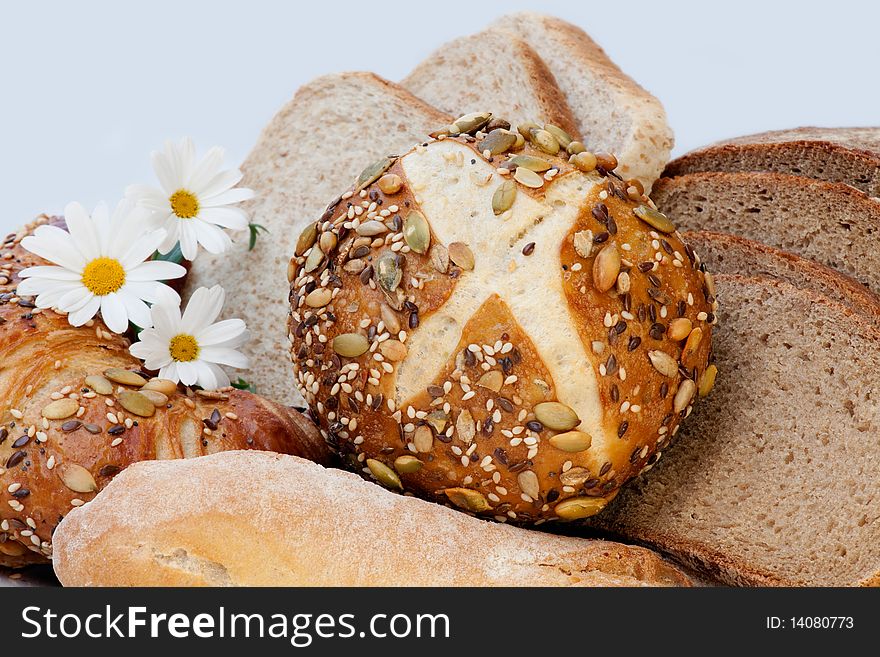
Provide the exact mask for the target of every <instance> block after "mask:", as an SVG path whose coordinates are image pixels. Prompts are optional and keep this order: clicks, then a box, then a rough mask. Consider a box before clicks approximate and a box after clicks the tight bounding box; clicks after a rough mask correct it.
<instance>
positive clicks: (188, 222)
mask: <svg viewBox="0 0 880 657" xmlns="http://www.w3.org/2000/svg"><path fill="white" fill-rule="evenodd" d="M193 221H196V220H193V219H184V220H182V221H180V222H179V224H180V235H179V239H180V252H181V253H182V254H183V257H184V258H186V259H187V260H190V261H192V260H195V259H196V255H198V253H199V241H198V238H197V236H196V229H195V227H194V226H193ZM163 246H164V245H163ZM169 250H170V249H169Z"/></svg>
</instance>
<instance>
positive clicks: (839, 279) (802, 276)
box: [682, 230, 880, 325]
mask: <svg viewBox="0 0 880 657" xmlns="http://www.w3.org/2000/svg"><path fill="white" fill-rule="evenodd" d="M682 237H683V238H684V240H685V242H687V243H688V244H690V245H691V246H692V247H693V249H694V251H696V252H697V254H698V255H699V256H700V260H701V261H702V262H704V263H705V264H706V266H707V267H708V269H709V271H711V272H714V273H717V274H739V275H741V276H769V277H772V278H779V279H782V280H784V281H787V282H789V283H791V284H792V285H794V286H795V287H798V288H804V289H808V290H813V291H814V292H818V293H819V294H823V295H825V296H827V297H828V298H829V299H831V300H832V301H836V302H838V303H842V304H843V305H845V306H847V307H848V308H850V309H851V310H853V311H855V312H857V313H860V314H863V315H865V316H866V317H868V318H869V319H870V320H871V321H873V322H874V323H876V324H878V325H880V296H878V295H876V294H875V293H873V292H871V290H869V289H868V288H866V287H865V286H864V285H862V284H861V283H859V282H858V281H857V280H855V279H854V278H851V277H849V276H847V275H845V274H842V273H840V272H839V271H836V270H834V269H831V268H830V267H826V266H825V265H822V264H820V263H818V262H815V261H814V260H810V259H809V258H802V257H800V256H797V255H795V254H793V253H788V252H787V251H783V250H782V249H777V248H774V247H772V246H767V245H766V244H762V243H761V242H755V241H754V240H750V239H746V238H745V237H740V236H739V235H730V234H728V233H719V232H714V231H708V230H701V231H693V232H686V233H683V234H682ZM734 261H737V262H738V265H737V264H734ZM743 265H745V268H744V269H743V268H742V266H743Z"/></svg>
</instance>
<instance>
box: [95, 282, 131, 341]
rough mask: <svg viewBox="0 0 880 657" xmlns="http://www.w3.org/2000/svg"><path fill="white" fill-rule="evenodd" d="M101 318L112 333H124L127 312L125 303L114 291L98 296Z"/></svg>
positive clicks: (126, 328) (126, 324) (126, 323)
mask: <svg viewBox="0 0 880 657" xmlns="http://www.w3.org/2000/svg"><path fill="white" fill-rule="evenodd" d="M100 299H101V319H103V320H104V323H105V324H106V325H107V328H108V329H110V330H111V331H113V332H114V333H125V332H126V331H127V330H128V313H127V312H126V311H125V304H124V303H123V302H122V299H121V298H120V297H119V295H118V294H116V293H115V292H111V293H110V294H107V295H104V296H103V297H100Z"/></svg>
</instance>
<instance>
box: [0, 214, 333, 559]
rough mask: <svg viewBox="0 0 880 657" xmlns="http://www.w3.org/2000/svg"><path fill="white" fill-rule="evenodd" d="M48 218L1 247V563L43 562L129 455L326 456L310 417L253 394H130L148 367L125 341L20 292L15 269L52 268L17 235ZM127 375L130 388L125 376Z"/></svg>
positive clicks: (179, 390) (321, 458) (100, 326)
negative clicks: (67, 524)
mask: <svg viewBox="0 0 880 657" xmlns="http://www.w3.org/2000/svg"><path fill="white" fill-rule="evenodd" d="M49 221H50V219H49V218H48V217H43V218H41V219H39V220H38V221H36V222H34V223H32V224H31V225H29V226H27V227H26V228H25V229H23V230H22V231H20V232H19V233H16V234H12V235H10V236H8V237H7V238H6V240H5V241H4V243H3V244H2V247H0V252H2V260H0V365H2V367H0V391H2V394H0V399H2V406H0V496H2V498H3V500H2V504H0V564H2V565H4V566H14V567H18V566H24V565H27V564H30V563H40V562H45V561H47V560H48V559H49V558H50V557H51V555H52V532H53V530H54V529H55V526H56V525H57V524H58V522H59V520H60V519H61V518H62V517H63V516H64V515H65V514H66V513H67V512H68V511H70V510H71V509H72V508H75V507H76V506H78V505H81V504H83V503H85V502H88V501H89V500H91V499H92V498H93V497H94V496H95V494H96V492H97V491H99V490H101V489H102V488H104V486H106V485H107V484H108V483H109V482H110V480H111V479H112V478H113V477H114V476H115V475H116V474H117V473H118V472H119V471H120V470H122V469H123V468H125V467H127V466H128V465H129V464H131V463H132V462H134V461H140V460H144V459H175V458H183V457H190V456H200V455H203V454H212V453H214V452H218V451H221V450H227V449H246V448H250V447H253V448H256V449H268V450H275V451H279V452H291V453H295V454H299V455H301V456H306V457H308V458H312V459H315V460H318V461H322V462H326V461H327V460H328V458H329V452H328V450H327V449H326V447H325V445H324V441H323V440H322V439H321V437H320V436H319V435H318V434H317V431H316V430H315V429H314V426H313V425H312V424H311V421H310V420H308V419H307V418H305V417H304V416H303V415H301V414H300V413H298V412H296V411H293V410H291V409H288V408H285V407H282V406H279V405H276V404H274V403H272V402H269V401H268V400H265V399H261V398H260V397H258V396H256V395H253V394H251V393H248V392H243V391H241V390H235V389H231V388H230V389H224V390H221V391H216V392H194V391H192V390H188V389H185V388H183V387H182V386H180V387H178V388H177V389H175V387H174V386H173V384H172V385H171V386H170V388H167V389H166V390H165V393H157V392H152V393H149V394H151V395H152V399H153V401H154V402H155V403H153V402H150V399H148V398H147V397H144V396H143V395H141V394H134V393H135V391H138V390H139V388H140V385H138V384H136V382H137V381H138V380H140V382H142V383H144V382H146V380H147V379H148V378H149V374H146V373H142V372H141V373H136V372H140V366H141V362H140V361H139V360H138V359H136V358H135V357H134V356H132V355H130V354H129V353H128V346H129V341H128V340H127V339H126V338H125V337H123V336H120V335H115V334H113V333H110V332H109V331H108V330H107V328H106V327H105V326H104V324H103V323H102V322H101V321H100V319H97V318H96V319H95V320H93V321H90V322H88V324H87V325H86V326H82V327H79V328H76V327H73V326H71V325H70V324H69V323H68V321H67V317H66V316H62V315H58V314H56V313H54V312H52V311H49V310H45V311H44V310H39V309H37V308H34V304H33V302H32V299H30V298H19V297H17V296H15V289H16V286H17V285H18V283H19V277H18V273H19V272H20V271H21V270H22V269H24V268H26V267H29V266H35V265H42V264H46V262H45V261H44V260H42V259H40V258H38V257H37V256H34V255H33V254H30V253H28V252H27V251H25V250H24V249H23V248H22V247H21V245H20V242H21V240H22V239H23V238H24V237H25V236H26V235H27V234H29V233H31V232H32V231H33V230H34V229H35V228H36V226H38V225H40V224H43V223H46V222H49ZM51 221H52V222H53V223H56V224H63V222H62V220H60V219H55V220H51ZM113 368H116V369H118V370H122V372H117V373H113V372H112V370H113ZM108 372H109V373H108ZM90 376H92V377H101V378H102V379H103V380H102V381H100V382H99V383H95V382H93V380H91V379H90V380H86V377H90ZM121 376H129V377H133V378H131V381H132V383H134V385H133V384H131V383H129V384H122V383H120V382H119V381H120V380H121V379H120V378H119V377H121ZM108 377H109V378H108ZM111 379H112V380H111ZM96 385H97V386H98V387H99V388H100V389H101V393H102V394H99V393H98V392H96ZM104 386H106V387H104ZM122 391H126V392H125V393H124V394H123V396H125V395H127V396H128V398H127V399H126V401H125V404H126V406H127V408H123V407H122V403H123V402H122V401H121V397H120V393H121V392H122ZM166 393H167V394H166ZM157 395H158V396H157ZM147 402H150V403H149V404H148V403H147ZM50 405H51V406H50ZM65 405H66V406H68V407H69V408H68V409H66V410H65V409H64V406H65ZM128 409H134V411H132V410H128ZM144 415H149V416H148V417H145V416H144ZM150 508H152V507H150Z"/></svg>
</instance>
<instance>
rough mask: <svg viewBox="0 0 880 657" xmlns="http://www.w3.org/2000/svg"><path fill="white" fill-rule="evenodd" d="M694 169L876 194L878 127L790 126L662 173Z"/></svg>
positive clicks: (879, 182) (676, 163) (690, 156)
mask: <svg viewBox="0 0 880 657" xmlns="http://www.w3.org/2000/svg"><path fill="white" fill-rule="evenodd" d="M700 171H773V172H776V173H790V174H795V175H801V176H807V177H809V178H817V179H819V180H828V181H831V182H842V183H846V184H848V185H852V186H853V187H855V188H856V189H860V190H861V191H863V192H865V193H866V194H868V195H870V196H880V128H795V129H793V130H777V131H774V132H762V133H760V134H757V135H748V136H745V137H737V138H735V139H729V140H726V141H721V142H718V143H717V144H712V145H711V146H706V147H705V148H699V149H697V150H694V151H691V152H690V153H686V154H685V155H682V156H681V157H679V158H677V159H675V160H673V161H672V162H670V163H669V164H668V165H667V167H666V171H664V173H663V175H664V176H667V177H672V176H681V175H684V174H687V173H697V172H700Z"/></svg>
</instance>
